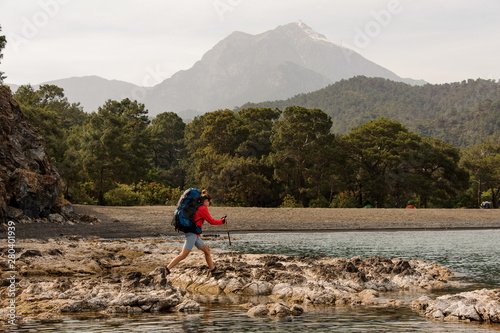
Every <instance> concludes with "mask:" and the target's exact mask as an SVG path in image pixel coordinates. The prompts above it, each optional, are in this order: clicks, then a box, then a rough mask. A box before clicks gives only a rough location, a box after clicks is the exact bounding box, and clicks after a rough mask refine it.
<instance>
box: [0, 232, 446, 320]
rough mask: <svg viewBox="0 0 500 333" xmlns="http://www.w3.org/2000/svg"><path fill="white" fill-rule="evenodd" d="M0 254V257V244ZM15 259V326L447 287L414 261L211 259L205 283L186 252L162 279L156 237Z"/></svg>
mask: <svg viewBox="0 0 500 333" xmlns="http://www.w3.org/2000/svg"><path fill="white" fill-rule="evenodd" d="M0 247H1V252H2V253H4V252H5V251H6V248H7V247H6V242H5V241H4V240H1V241H0ZM16 250H17V251H18V253H19V257H18V259H17V261H16V267H17V278H16V280H15V284H16V289H15V292H16V316H18V318H17V319H16V320H17V322H19V323H23V322H27V321H30V320H42V321H58V320H61V318H63V317H64V316H65V315H68V314H73V313H80V314H81V313H90V314H92V315H95V316H117V315H118V316H121V315H135V314H143V313H158V312H171V311H199V309H200V304H199V303H197V302H196V301H195V300H194V299H195V298H196V296H197V295H213V296H215V295H229V296H231V297H232V298H233V299H235V302H238V303H239V304H241V306H242V307H243V308H245V309H248V314H249V315H250V316H292V315H300V314H301V313H303V312H304V311H307V309H308V308H309V307H314V306H371V305H377V306H384V307H399V306H409V303H408V302H406V301H403V300H396V299H392V298H389V297H387V296H386V293H387V292H388V291H401V292H412V293H414V292H421V293H426V292H427V291H429V290H432V289H442V288H448V287H451V286H453V282H451V281H450V277H451V276H452V272H451V271H450V270H449V269H447V268H444V267H441V266H439V265H437V264H436V263H428V262H424V261H421V260H403V259H389V258H382V257H376V256H374V257H370V258H361V257H355V258H351V259H346V258H330V257H326V256H322V255H316V256H305V257H296V256H275V255H237V256H236V257H235V258H234V261H233V260H232V258H231V256H230V255H229V254H228V253H223V252H220V251H216V250H214V252H215V253H214V257H215V258H217V260H216V261H217V265H218V267H219V268H220V269H221V270H222V272H223V273H222V274H219V275H217V276H212V275H211V274H210V272H209V270H208V267H206V266H205V265H204V261H203V256H202V255H200V254H199V253H196V252H195V253H194V254H192V255H191V256H189V257H188V259H186V260H185V261H183V262H182V263H181V264H180V265H179V266H178V267H176V268H175V269H173V270H172V273H171V274H170V275H168V276H165V275H164V274H162V270H161V267H164V266H165V265H166V264H167V263H168V262H169V261H170V260H171V259H172V258H173V257H174V256H175V255H177V253H178V251H179V248H178V247H176V246H172V245H170V246H169V245H166V244H165V239H159V238H150V239H121V240H109V239H101V238H97V237H91V238H84V237H79V236H65V237H59V238H53V239H49V240H46V241H42V240H33V239H32V240H19V241H18V243H17V244H16ZM0 265H1V269H2V281H3V283H2V287H1V288H0V294H1V295H2V304H1V305H2V308H1V309H0V318H2V320H4V321H5V318H7V316H6V315H7V313H6V311H8V310H7V306H6V304H4V303H5V301H4V300H7V297H6V295H7V293H8V291H9V286H10V285H11V283H12V281H11V280H9V277H10V275H9V271H10V269H9V267H6V263H4V262H2V263H1V264H0ZM254 296H260V297H258V298H255V297H254ZM263 299H264V301H262V300H263ZM255 300H258V301H255ZM405 302H406V303H405Z"/></svg>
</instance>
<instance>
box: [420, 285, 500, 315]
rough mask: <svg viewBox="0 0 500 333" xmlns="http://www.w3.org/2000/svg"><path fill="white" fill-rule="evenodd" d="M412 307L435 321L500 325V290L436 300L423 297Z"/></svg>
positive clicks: (476, 292)
mask: <svg viewBox="0 0 500 333" xmlns="http://www.w3.org/2000/svg"><path fill="white" fill-rule="evenodd" d="M411 307H412V309H413V310H415V311H418V312H421V313H423V314H424V315H425V316H426V317H429V318H433V319H440V320H446V321H455V320H464V321H486V322H492V323H500V289H494V290H488V289H481V290H475V291H470V292H463V293H459V294H456V295H444V296H440V297H437V298H436V299H434V300H432V299H430V298H429V297H427V296H423V297H420V298H419V299H417V300H415V301H413V302H412V303H411Z"/></svg>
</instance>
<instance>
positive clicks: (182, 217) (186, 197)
mask: <svg viewBox="0 0 500 333" xmlns="http://www.w3.org/2000/svg"><path fill="white" fill-rule="evenodd" d="M200 197H201V192H200V190H198V189H195V188H190V189H187V190H186V191H184V193H183V194H182V195H181V197H180V199H179V202H178V203H177V209H176V210H175V213H174V216H173V218H172V226H174V228H175V230H176V231H182V232H192V233H195V234H198V235H199V234H201V228H200V227H199V226H198V225H196V222H198V221H194V214H195V213H196V211H197V210H198V208H199V207H200V206H201V205H203V203H201V202H200Z"/></svg>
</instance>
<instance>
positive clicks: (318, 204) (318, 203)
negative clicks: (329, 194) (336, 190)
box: [309, 196, 330, 208]
mask: <svg viewBox="0 0 500 333" xmlns="http://www.w3.org/2000/svg"><path fill="white" fill-rule="evenodd" d="M309 207H311V208H328V207H330V202H328V199H327V198H325V197H323V196H321V197H319V198H318V199H312V200H311V201H310V202H309Z"/></svg>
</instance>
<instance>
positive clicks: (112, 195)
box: [104, 184, 144, 206]
mask: <svg viewBox="0 0 500 333" xmlns="http://www.w3.org/2000/svg"><path fill="white" fill-rule="evenodd" d="M104 200H106V203H107V204H108V205H110V206H138V205H141V204H142V203H143V201H144V197H143V196H142V195H141V194H140V193H138V192H136V191H134V188H133V186H131V185H126V184H117V187H116V188H114V189H112V190H109V191H107V192H106V193H104Z"/></svg>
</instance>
